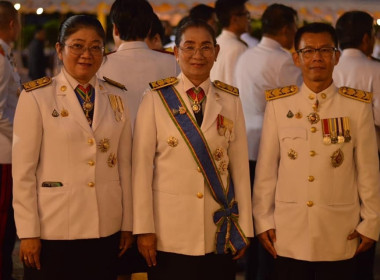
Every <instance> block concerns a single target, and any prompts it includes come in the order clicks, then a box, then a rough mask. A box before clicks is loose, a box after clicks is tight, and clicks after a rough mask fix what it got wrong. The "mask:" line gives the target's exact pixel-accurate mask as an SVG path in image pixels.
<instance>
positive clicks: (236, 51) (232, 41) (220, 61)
mask: <svg viewBox="0 0 380 280" xmlns="http://www.w3.org/2000/svg"><path fill="white" fill-rule="evenodd" d="M216 41H217V43H218V44H219V46H220V52H219V54H218V58H217V60H216V62H215V63H214V66H213V67H212V69H211V73H210V78H211V80H219V81H223V82H225V83H227V84H230V85H233V86H236V81H235V77H234V74H235V67H236V62H237V60H238V58H239V56H240V55H241V54H242V53H243V52H244V51H245V50H246V49H247V46H246V45H245V44H244V43H243V42H242V41H241V40H240V39H239V38H238V37H237V36H236V35H235V34H234V33H232V32H231V31H228V30H225V29H223V31H222V33H221V34H220V35H219V36H218V38H216Z"/></svg>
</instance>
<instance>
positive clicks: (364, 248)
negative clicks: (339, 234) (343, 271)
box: [347, 230, 375, 256]
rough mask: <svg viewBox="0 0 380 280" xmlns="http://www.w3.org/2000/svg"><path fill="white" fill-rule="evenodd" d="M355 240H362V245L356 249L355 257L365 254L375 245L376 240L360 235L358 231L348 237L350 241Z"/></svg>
mask: <svg viewBox="0 0 380 280" xmlns="http://www.w3.org/2000/svg"><path fill="white" fill-rule="evenodd" d="M355 238H360V239H361V242H360V245H359V247H358V248H357V249H356V252H355V256H356V255H357V254H359V253H363V252H365V251H367V250H368V249H369V248H371V247H372V246H373V244H374V243H375V240H372V239H371V238H368V237H367V236H364V235H363V234H360V233H359V232H357V231H356V230H355V231H354V232H353V233H351V234H350V235H349V236H348V237H347V239H348V240H353V239H355Z"/></svg>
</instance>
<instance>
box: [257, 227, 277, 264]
mask: <svg viewBox="0 0 380 280" xmlns="http://www.w3.org/2000/svg"><path fill="white" fill-rule="evenodd" d="M257 238H258V239H259V241H260V243H261V244H262V245H263V246H264V248H265V249H266V250H267V251H268V252H269V254H271V255H272V256H273V258H275V259H276V258H277V252H276V249H275V248H274V246H273V244H274V242H276V231H275V230H274V229H269V230H267V231H264V232H263V233H260V234H259V235H258V236H257Z"/></svg>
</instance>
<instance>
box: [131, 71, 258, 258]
mask: <svg viewBox="0 0 380 280" xmlns="http://www.w3.org/2000/svg"><path fill="white" fill-rule="evenodd" d="M200 86H201V87H202V89H204V91H205V93H206V96H207V97H206V100H207V101H206V106H205V110H204V119H203V122H202V125H201V130H202V132H203V134H204V136H205V139H206V140H207V142H208V145H209V147H210V150H211V153H213V154H214V152H215V151H216V149H218V148H220V149H222V151H223V152H222V158H220V159H219V160H216V159H215V162H216V165H217V166H218V167H219V168H220V169H221V170H222V175H221V178H222V180H223V183H224V185H225V186H226V183H227V177H228V174H229V173H230V176H232V178H233V182H234V185H235V200H236V201H237V202H238V207H239V214H240V216H239V224H240V226H241V228H242V230H243V231H244V233H245V235H246V236H247V237H251V236H252V235H253V225H252V213H251V211H250V209H249V207H250V205H251V201H250V198H249V194H250V186H249V172H248V157H247V140H246V136H245V127H244V117H243V112H242V109H241V103H240V99H239V98H238V97H236V96H234V95H232V94H229V93H227V92H224V91H222V90H219V89H217V88H216V87H214V86H213V85H212V84H211V82H210V80H209V79H208V80H206V81H205V82H204V83H202V84H201V85H200ZM192 87H194V85H192V83H191V82H190V81H189V80H188V79H187V78H186V77H185V76H184V75H183V74H180V75H179V81H178V83H177V84H176V85H175V88H176V90H177V91H178V92H179V93H180V95H181V97H182V99H183V100H184V102H185V103H186V107H187V108H188V109H187V110H190V111H191V105H190V101H189V99H188V97H187V94H186V90H188V89H190V88H192ZM218 114H220V115H223V116H224V117H225V118H227V119H229V120H230V121H231V122H233V128H232V132H231V134H230V135H228V134H226V135H222V136H221V135H219V133H218V130H217V117H218ZM170 137H175V139H177V140H178V143H177V145H170V144H171V143H170V142H173V141H168V140H169V138H170ZM132 162H133V164H132V166H133V170H132V174H133V178H132V182H133V183H132V185H133V188H132V189H133V219H134V222H133V232H134V234H142V233H156V235H157V239H158V242H157V249H158V250H160V251H165V252H171V253H178V254H185V255H204V254H206V253H210V252H213V251H214V250H215V232H216V225H215V224H214V222H213V214H214V212H215V211H216V210H218V209H219V208H220V206H219V205H218V204H217V203H216V202H215V200H214V199H213V198H212V196H211V192H210V190H209V188H208V186H206V185H205V183H204V177H203V175H202V173H200V171H198V167H197V164H196V162H195V159H194V158H193V156H192V154H191V152H190V150H189V147H188V146H187V145H186V143H185V141H184V139H183V138H182V136H181V134H180V132H179V131H178V128H177V127H176V126H175V125H174V123H173V121H172V120H171V118H170V116H169V114H168V112H167V111H166V109H165V107H164V105H163V103H162V101H161V99H160V97H159V94H158V93H157V92H156V91H147V92H146V94H145V95H144V97H143V100H142V102H141V105H140V108H139V112H138V114H137V119H136V126H135V130H134V139H133V152H132ZM227 166H228V168H229V171H228V170H227Z"/></svg>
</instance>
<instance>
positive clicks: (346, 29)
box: [335, 11, 374, 50]
mask: <svg viewBox="0 0 380 280" xmlns="http://www.w3.org/2000/svg"><path fill="white" fill-rule="evenodd" d="M335 28H336V33H337V35H338V41H339V46H340V48H341V49H342V50H344V49H347V48H358V47H359V46H360V44H361V42H362V40H363V37H364V35H365V34H368V35H369V36H372V31H373V28H374V25H373V18H372V16H370V15H369V14H368V13H366V12H362V11H351V12H347V13H344V14H343V15H342V16H341V17H340V18H339V19H338V21H337V23H336V26H335Z"/></svg>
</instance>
